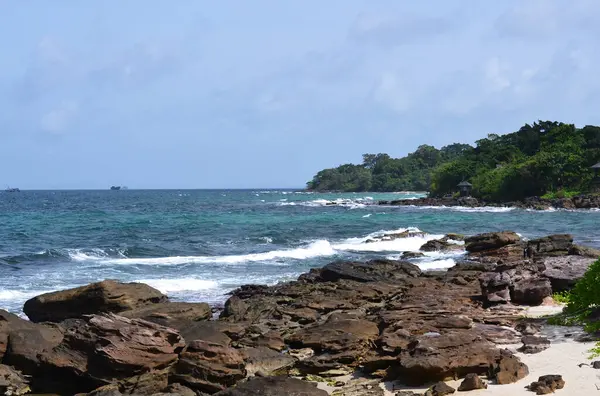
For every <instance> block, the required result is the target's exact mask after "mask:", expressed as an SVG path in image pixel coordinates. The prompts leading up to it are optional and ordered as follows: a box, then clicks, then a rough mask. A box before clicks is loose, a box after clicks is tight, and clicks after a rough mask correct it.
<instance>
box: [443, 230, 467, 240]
mask: <svg viewBox="0 0 600 396" xmlns="http://www.w3.org/2000/svg"><path fill="white" fill-rule="evenodd" d="M448 240H453V241H464V240H465V236H464V235H463V234H456V233H453V232H451V233H448V234H446V235H444V237H443V238H442V241H446V242H447V241H448Z"/></svg>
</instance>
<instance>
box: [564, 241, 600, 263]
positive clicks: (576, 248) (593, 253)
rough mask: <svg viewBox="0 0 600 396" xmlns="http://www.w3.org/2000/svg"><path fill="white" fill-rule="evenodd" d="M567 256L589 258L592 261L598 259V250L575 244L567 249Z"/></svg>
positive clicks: (599, 256) (599, 254)
mask: <svg viewBox="0 0 600 396" xmlns="http://www.w3.org/2000/svg"><path fill="white" fill-rule="evenodd" d="M569 254H570V255H573V256H583V257H589V258H593V259H598V258H600V250H598V249H594V248H591V247H587V246H580V245H575V244H573V245H571V247H570V248H569Z"/></svg>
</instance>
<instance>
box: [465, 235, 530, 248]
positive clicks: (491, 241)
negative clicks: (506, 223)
mask: <svg viewBox="0 0 600 396" xmlns="http://www.w3.org/2000/svg"><path fill="white" fill-rule="evenodd" d="M520 240H521V238H520V237H519V235H517V234H516V233H515V232H512V231H503V232H490V233H487V234H479V235H474V236H471V237H468V238H465V249H466V250H467V251H468V252H470V253H474V252H481V251H484V250H491V249H498V248H501V247H503V246H506V245H510V244H514V243H517V242H519V241H520Z"/></svg>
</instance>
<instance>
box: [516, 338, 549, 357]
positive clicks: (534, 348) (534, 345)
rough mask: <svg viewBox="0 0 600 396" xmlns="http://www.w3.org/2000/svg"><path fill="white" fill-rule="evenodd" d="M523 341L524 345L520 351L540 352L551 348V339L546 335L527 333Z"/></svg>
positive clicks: (528, 352)
mask: <svg viewBox="0 0 600 396" xmlns="http://www.w3.org/2000/svg"><path fill="white" fill-rule="evenodd" d="M521 342H523V346H522V347H521V348H519V352H523V353H527V354H534V353H540V352H542V351H545V350H546V349H548V348H550V340H549V339H547V338H546V337H541V336H534V335H526V336H524V337H523V338H522V339H521Z"/></svg>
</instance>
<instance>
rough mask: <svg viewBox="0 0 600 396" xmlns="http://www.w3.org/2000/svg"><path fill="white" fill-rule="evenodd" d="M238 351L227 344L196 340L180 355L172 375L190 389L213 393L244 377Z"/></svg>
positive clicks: (241, 358) (244, 370)
mask: <svg viewBox="0 0 600 396" xmlns="http://www.w3.org/2000/svg"><path fill="white" fill-rule="evenodd" d="M244 366H245V364H244V359H243V356H242V354H241V353H240V351H239V350H237V349H234V348H231V347H228V346H226V345H221V344H215V343H212V342H207V341H202V340H195V341H191V342H190V343H189V344H188V345H187V346H186V347H185V349H184V350H183V352H181V354H180V355H179V361H178V362H177V364H176V365H175V366H174V367H173V370H172V374H171V378H172V380H174V381H176V382H180V383H183V384H184V385H186V386H188V387H190V388H191V389H194V390H197V391H201V392H207V393H216V392H219V391H222V390H224V389H226V388H227V387H230V386H233V385H235V384H236V383H237V382H238V381H240V380H242V379H243V378H244V377H245V376H246V369H245V368H244Z"/></svg>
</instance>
